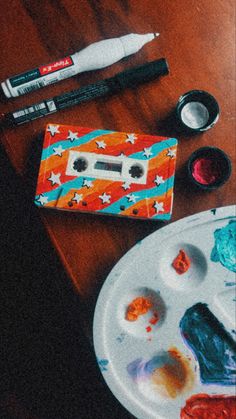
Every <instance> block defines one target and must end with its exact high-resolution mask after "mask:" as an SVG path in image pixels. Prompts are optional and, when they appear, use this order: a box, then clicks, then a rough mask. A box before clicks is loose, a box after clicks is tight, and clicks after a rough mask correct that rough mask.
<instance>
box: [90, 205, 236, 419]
mask: <svg viewBox="0 0 236 419" xmlns="http://www.w3.org/2000/svg"><path fill="white" fill-rule="evenodd" d="M235 227H236V207H235V206H229V207H223V208H218V209H214V210H209V211H206V212H202V213H199V214H195V215H194V216H191V217H187V218H185V219H182V220H180V221H177V222H175V223H172V224H169V225H168V226H165V227H163V228H161V229H160V230H158V231H156V232H155V233H153V234H151V235H150V236H148V237H147V238H146V239H144V240H143V241H141V242H139V243H138V244H136V246H135V247H134V248H132V249H131V250H130V251H129V252H128V253H127V254H126V255H125V256H124V257H123V258H122V259H121V260H120V261H119V262H118V263H117V265H116V266H115V267H114V269H113V270H112V271H111V273H110V274H109V276H108V278H107V279H106V281H105V283H104V285H103V287H102V290H101V292H100V295H99V298H98V301H97V305H96V310H95V316H94V347H95V352H96V356H97V360H98V364H99V366H100V369H101V371H102V373H103V376H104V379H105V381H106V382H107V384H108V386H109V387H110V389H111V391H112V392H113V394H114V395H115V396H116V398H117V399H118V400H119V401H120V402H121V403H122V404H123V405H124V406H125V407H126V409H128V410H129V411H130V412H131V413H132V414H133V415H134V416H136V417H137V418H140V419H149V418H150V419H152V418H155V419H157V418H160V419H175V418H176V419H177V418H180V417H181V418H187V417H193V418H199V417H203V416H200V414H202V413H201V412H203V411H205V412H206V410H207V409H209V410H211V412H214V411H217V412H219V411H222V410H225V411H227V412H228V414H229V416H225V417H229V418H230V419H231V418H232V417H233V416H232V411H233V410H232V409H233V407H232V406H233V403H236V399H234V397H233V396H235V391H236V345H235V337H236V332H235V330H234V328H235V301H236V287H235V285H236V282H235V259H234V258H235V241H236V228H235ZM180 249H182V250H184V252H185V253H186V254H187V255H188V257H189V259H190V267H189V269H188V270H187V271H186V272H185V273H183V274H178V273H177V272H176V270H175V269H174V267H173V265H172V264H173V260H174V259H175V258H176V256H177V255H178V253H179V251H180ZM139 297H140V298H143V299H144V300H145V301H148V302H149V303H150V308H149V309H147V311H146V313H145V314H142V315H139V316H138V317H137V319H136V320H135V321H130V319H129V320H127V313H128V311H129V307H130V304H132V303H133V302H134V301H137V300H136V299H137V298H139ZM234 406H235V405H234ZM204 409H205V410H204ZM188 414H192V416H187V415H188ZM194 415H195V416H194ZM230 415H231V416H230ZM206 417H207V416H206ZM217 417H218V416H217Z"/></svg>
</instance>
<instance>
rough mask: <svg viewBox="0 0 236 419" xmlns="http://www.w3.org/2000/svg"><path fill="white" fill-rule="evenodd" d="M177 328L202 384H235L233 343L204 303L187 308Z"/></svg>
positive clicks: (234, 351) (234, 346)
mask: <svg viewBox="0 0 236 419" xmlns="http://www.w3.org/2000/svg"><path fill="white" fill-rule="evenodd" d="M180 330H181V333H182V336H183V338H184V340H185V341H186V343H187V344H188V345H189V347H190V348H191V349H192V351H193V352H194V354H195V356H196V358H197V360H198V362H199V367H200V378H201V381H202V383H203V384H218V385H235V384H236V344H235V342H234V340H233V339H232V337H231V336H230V334H229V333H228V332H227V331H226V330H225V328H224V326H223V325H222V324H221V323H220V322H219V321H218V320H217V318H216V317H215V316H214V315H213V314H212V313H211V311H210V310H209V309H208V307H207V305H206V304H201V303H198V304H196V305H194V306H193V307H191V308H189V309H188V310H187V311H186V312H185V314H184V316H183V318H182V319H181V321H180Z"/></svg>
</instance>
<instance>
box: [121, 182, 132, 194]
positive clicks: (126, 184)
mask: <svg viewBox="0 0 236 419" xmlns="http://www.w3.org/2000/svg"><path fill="white" fill-rule="evenodd" d="M130 185H131V182H129V181H128V180H127V181H126V182H125V183H123V185H122V188H123V189H124V190H125V191H126V190H127V189H130Z"/></svg>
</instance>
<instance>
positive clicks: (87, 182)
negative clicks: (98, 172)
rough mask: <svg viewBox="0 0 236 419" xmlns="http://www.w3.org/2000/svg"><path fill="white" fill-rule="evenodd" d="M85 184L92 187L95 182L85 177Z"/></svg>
mask: <svg viewBox="0 0 236 419" xmlns="http://www.w3.org/2000/svg"><path fill="white" fill-rule="evenodd" d="M83 186H87V188H92V186H93V182H92V181H91V180H88V179H84V182H83Z"/></svg>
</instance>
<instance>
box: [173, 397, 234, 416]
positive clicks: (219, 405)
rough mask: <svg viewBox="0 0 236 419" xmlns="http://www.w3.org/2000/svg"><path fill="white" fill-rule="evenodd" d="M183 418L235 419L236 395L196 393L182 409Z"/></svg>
mask: <svg viewBox="0 0 236 419" xmlns="http://www.w3.org/2000/svg"><path fill="white" fill-rule="evenodd" d="M180 418H181V419H191V418H192V419H213V418H219V419H223V418H225V419H234V418H236V397H234V396H226V395H223V394H217V395H216V394H215V395H209V394H194V395H193V396H192V397H190V398H189V399H188V400H187V401H186V404H185V406H184V407H183V408H182V409H181V414H180Z"/></svg>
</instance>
